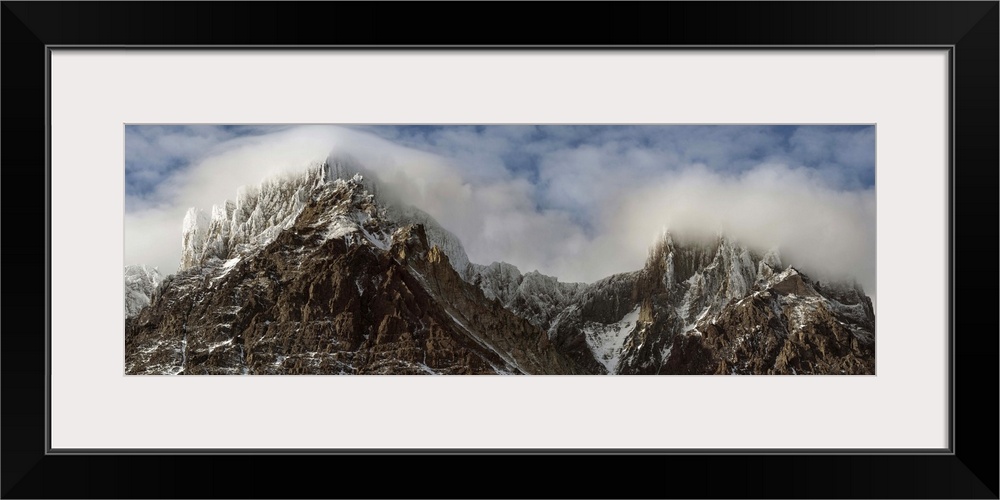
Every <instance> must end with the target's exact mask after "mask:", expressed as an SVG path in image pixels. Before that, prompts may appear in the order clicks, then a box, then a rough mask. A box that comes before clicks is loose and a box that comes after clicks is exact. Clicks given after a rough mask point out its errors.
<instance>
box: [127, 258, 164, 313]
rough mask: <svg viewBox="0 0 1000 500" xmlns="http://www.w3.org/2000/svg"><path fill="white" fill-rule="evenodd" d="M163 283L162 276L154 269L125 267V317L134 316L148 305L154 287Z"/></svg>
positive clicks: (134, 266) (139, 266) (133, 266)
mask: <svg viewBox="0 0 1000 500" xmlns="http://www.w3.org/2000/svg"><path fill="white" fill-rule="evenodd" d="M162 282H163V275H161V274H160V271H159V269H157V268H155V267H149V266H142V265H138V266H136V265H132V266H125V317H126V318H128V317H130V316H135V315H136V314H138V313H139V311H140V310H141V309H142V308H143V307H146V306H147V305H149V301H150V298H151V297H152V296H153V292H154V291H155V290H156V287H158V286H160V283H162Z"/></svg>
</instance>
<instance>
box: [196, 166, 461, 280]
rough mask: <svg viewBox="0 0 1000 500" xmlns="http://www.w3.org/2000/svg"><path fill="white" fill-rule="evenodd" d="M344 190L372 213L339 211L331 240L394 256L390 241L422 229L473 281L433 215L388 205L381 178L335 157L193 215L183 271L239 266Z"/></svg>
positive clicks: (333, 220)
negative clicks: (315, 203)
mask: <svg viewBox="0 0 1000 500" xmlns="http://www.w3.org/2000/svg"><path fill="white" fill-rule="evenodd" d="M329 189H341V190H344V191H345V192H346V196H347V197H348V199H349V200H350V201H351V203H352V204H353V205H357V204H358V203H365V202H368V205H369V206H370V208H369V209H368V210H363V209H361V208H359V207H358V206H338V207H337V213H331V214H329V216H328V217H326V219H325V221H326V222H327V223H329V226H328V228H327V231H326V237H327V238H328V239H329V238H343V237H347V238H349V239H352V240H353V238H354V235H355V234H359V235H362V236H363V238H361V239H359V241H367V242H369V243H371V244H372V245H374V246H375V247H378V248H380V249H382V250H386V249H388V241H387V238H388V237H387V236H386V235H391V234H392V232H393V231H394V230H395V229H397V228H399V227H403V226H407V225H411V224H423V225H424V228H425V231H426V233H427V239H428V242H429V243H430V244H431V245H436V246H438V247H439V248H440V249H441V250H442V251H443V252H444V253H445V255H447V256H448V259H449V261H450V262H451V265H452V267H453V268H454V269H455V270H456V271H458V272H459V274H460V275H462V276H463V277H464V276H466V275H467V272H468V267H469V257H468V256H467V255H466V253H465V249H464V248H463V247H462V243H461V242H460V241H459V239H458V237H456V236H455V235H454V234H452V233H451V232H449V231H448V230H446V229H444V228H443V227H441V225H440V224H438V223H437V221H435V220H434V219H433V218H432V217H431V216H430V215H428V214H426V213H425V212H423V211H421V210H419V209H417V208H415V207H412V206H400V205H399V204H397V203H393V202H392V201H390V200H389V198H391V196H392V195H391V193H386V192H385V189H384V188H383V187H382V186H381V185H380V184H379V182H378V180H377V178H376V177H375V176H374V175H373V174H372V173H370V172H369V171H367V170H366V169H365V168H364V167H363V166H362V165H361V164H360V163H358V162H357V161H356V160H354V159H353V158H351V157H347V156H331V157H329V158H328V159H327V160H326V161H325V162H324V163H322V164H314V165H311V166H309V167H308V168H307V169H306V170H305V171H304V172H300V173H295V174H284V175H279V176H276V177H272V178H269V179H266V180H264V181H263V182H262V183H261V184H260V185H259V186H244V187H241V188H239V189H238V190H237V194H236V200H235V201H226V202H225V203H224V204H222V205H216V206H214V207H212V210H211V216H208V215H207V214H206V213H205V212H203V211H201V210H198V209H196V208H191V209H190V210H188V213H187V216H186V217H185V218H184V227H183V233H182V237H181V245H182V253H181V265H180V270H181V271H184V270H187V269H191V268H193V267H197V266H201V265H204V264H205V263H207V262H208V261H211V260H214V259H221V260H228V259H232V258H237V257H240V256H243V255H246V254H248V253H251V252H253V251H255V250H259V249H260V248H262V247H263V246H265V245H267V244H268V243H269V242H270V241H272V240H273V239H274V238H275V237H277V235H278V234H279V233H281V231H283V230H285V229H288V228H290V227H291V226H292V225H293V224H294V223H295V220H296V218H297V217H298V215H299V214H300V213H301V212H302V210H303V208H304V207H305V206H306V205H307V204H308V203H309V202H310V201H312V200H315V199H316V198H318V197H319V196H320V195H321V194H322V193H323V192H324V190H329Z"/></svg>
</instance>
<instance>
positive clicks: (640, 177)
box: [125, 126, 875, 295]
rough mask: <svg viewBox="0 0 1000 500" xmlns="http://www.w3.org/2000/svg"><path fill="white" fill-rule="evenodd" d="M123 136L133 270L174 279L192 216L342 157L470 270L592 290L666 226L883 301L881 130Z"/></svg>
mask: <svg viewBox="0 0 1000 500" xmlns="http://www.w3.org/2000/svg"><path fill="white" fill-rule="evenodd" d="M140 128H141V127H140ZM127 134H128V132H127ZM133 139H137V140H136V142H135V144H136V147H135V149H134V150H131V149H130V148H132V142H128V141H132V140H133ZM126 140H127V153H126V157H127V158H132V161H133V163H132V165H133V168H132V169H131V170H130V169H128V168H127V170H126V178H127V181H129V182H127V185H128V186H132V185H134V184H136V185H137V184H141V183H142V182H149V183H150V184H149V186H148V188H147V189H145V190H143V189H131V190H130V191H129V192H128V194H127V197H128V198H129V200H128V202H127V204H126V206H127V210H128V212H127V213H126V218H125V223H126V257H127V259H128V262H127V263H145V264H152V265H157V266H159V267H160V269H161V271H165V272H174V271H175V270H176V268H177V262H178V261H179V258H180V226H181V221H182V219H183V216H184V212H185V210H186V209H187V208H188V207H191V206H197V207H201V208H205V209H207V208H210V207H211V206H212V205H213V204H219V203H222V202H223V201H224V200H226V199H232V198H233V197H234V196H235V193H236V190H237V188H238V187H239V186H242V185H247V184H256V183H258V182H260V181H261V180H262V179H263V178H265V177H267V176H270V175H273V174H275V173H278V172H281V171H294V170H299V169H302V168H303V167H304V166H305V165H307V164H308V163H310V162H312V161H321V160H322V159H324V158H325V157H326V156H327V155H328V154H329V153H330V151H331V149H335V150H341V151H344V152H347V153H350V154H352V155H353V156H355V157H357V158H358V159H359V160H360V161H361V162H362V163H363V164H365V165H366V167H368V168H370V169H371V170H372V171H373V172H375V174H376V175H377V176H378V177H379V178H380V179H382V181H383V182H385V183H387V184H388V185H390V186H392V188H393V189H394V190H395V191H396V192H398V194H399V196H400V197H401V198H402V199H403V201H404V202H408V203H411V204H413V205H416V206H418V207H420V208H421V209H423V210H425V211H427V212H428V213H429V214H431V215H432V216H434V217H435V218H436V219H437V220H438V221H439V222H440V223H441V224H442V225H443V226H444V227H445V228H447V229H449V230H451V231H452V232H454V233H455V234H456V235H458V236H459V238H460V239H461V240H462V241H463V243H464V245H465V246H466V250H467V252H468V254H469V257H470V258H471V259H472V261H473V262H479V263H484V264H486V263H490V262H492V261H507V262H511V263H513V264H515V265H517V266H518V267H520V268H521V269H522V271H531V270H538V271H540V272H543V273H545V274H550V275H555V276H558V277H559V278H560V279H562V280H564V281H584V282H590V281H593V280H596V279H599V278H602V277H605V276H607V275H610V274H612V273H616V272H624V271H630V270H635V269H638V268H640V267H641V266H642V265H643V263H644V260H645V257H646V254H647V250H648V248H649V245H650V244H651V243H652V242H653V240H654V238H655V237H656V236H657V235H658V234H659V233H660V231H661V230H663V229H664V228H669V229H670V230H671V231H672V232H674V233H679V234H682V235H690V236H705V235H710V236H711V235H714V234H716V232H718V231H723V232H725V233H726V234H731V235H733V236H734V237H736V238H739V239H741V240H744V241H745V242H747V243H748V244H750V245H751V246H754V247H759V248H764V249H766V248H770V247H775V246H776V247H779V248H780V249H781V251H782V254H783V257H784V258H785V260H786V261H787V262H788V263H789V264H793V265H797V266H799V267H800V268H801V269H803V270H804V271H806V272H807V273H813V274H816V275H817V276H819V277H821V279H822V278H823V277H840V276H853V277H855V278H856V279H858V280H859V281H860V282H861V284H862V285H863V286H864V287H865V290H866V291H867V292H868V293H869V294H870V295H871V294H874V292H875V190H874V186H873V183H874V154H875V151H874V128H873V127H750V126H747V127H744V126H740V127H728V126H718V127H712V126H673V127H647V126H545V127H535V126H516V127H509V126H493V127H476V126H468V127H454V126H446V127H438V126H433V127H414V126H403V127H372V126H366V127H357V128H354V129H351V128H344V127H335V126H303V127H288V128H284V129H280V130H274V129H271V130H269V129H267V128H261V129H238V128H225V129H220V130H214V129H212V128H209V129H207V130H200V129H191V130H184V131H183V133H178V131H176V130H162V129H161V130H155V129H150V130H137V131H134V133H133V135H127V136H126ZM145 154H149V155H150V157H149V158H145V157H143V155H145ZM178 158H181V160H178ZM136 165H138V166H143V165H146V167H145V168H137V167H135V166H136ZM133 176H134V177H135V178H136V179H137V180H136V181H134V182H132V181H130V179H129V178H130V177H133ZM144 179H145V180H144ZM149 179H152V181H150V180H149Z"/></svg>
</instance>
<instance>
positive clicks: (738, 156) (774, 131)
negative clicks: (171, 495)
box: [123, 124, 877, 375]
mask: <svg viewBox="0 0 1000 500" xmlns="http://www.w3.org/2000/svg"><path fill="white" fill-rule="evenodd" d="M124 134H125V136H124V143H125V151H124V155H125V164H124V214H123V216H124V226H125V234H124V239H125V249H124V250H125V262H124V316H125V331H124V345H125V350H124V353H125V356H124V371H125V373H126V374H127V375H491V374H499V375H874V374H875V366H876V364H875V352H876V349H875V342H876V339H875V309H876V306H877V300H876V190H875V188H876V187H875V152H876V141H875V135H876V134H875V126H874V125H277V124H276V125H205V124H197V125H194V124H192V125H173V124H171V125H156V124H150V125H126V126H125V127H124Z"/></svg>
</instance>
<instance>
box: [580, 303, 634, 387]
mask: <svg viewBox="0 0 1000 500" xmlns="http://www.w3.org/2000/svg"><path fill="white" fill-rule="evenodd" d="M638 320H639V308H638V307H636V308H635V309H633V310H632V311H631V312H629V313H628V314H626V315H625V316H624V317H623V318H622V319H620V320H618V321H617V322H614V323H611V324H603V323H596V322H588V323H586V324H584V326H583V334H584V336H585V339H586V341H587V346H589V347H590V350H591V351H592V352H593V353H594V359H596V360H597V361H598V362H599V363H601V364H602V365H604V368H605V369H607V370H608V373H609V374H613V373H615V369H616V368H617V366H618V360H619V358H620V357H621V354H622V346H624V345H625V339H626V338H628V335H629V334H630V333H632V331H633V330H634V329H635V328H636V326H637V325H638Z"/></svg>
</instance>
